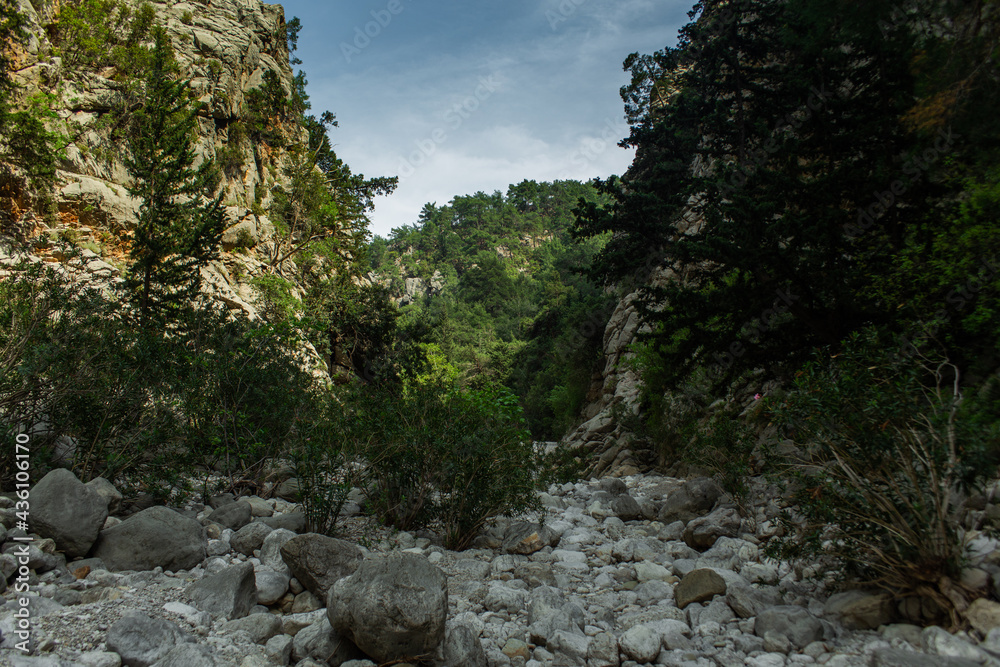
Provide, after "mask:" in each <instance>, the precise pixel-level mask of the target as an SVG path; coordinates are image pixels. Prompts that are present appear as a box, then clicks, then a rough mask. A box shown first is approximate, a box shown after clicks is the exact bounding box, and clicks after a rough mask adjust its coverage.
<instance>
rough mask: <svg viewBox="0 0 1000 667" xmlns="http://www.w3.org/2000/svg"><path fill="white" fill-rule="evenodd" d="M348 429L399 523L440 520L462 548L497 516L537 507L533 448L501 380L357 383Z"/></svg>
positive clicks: (373, 488)
mask: <svg viewBox="0 0 1000 667" xmlns="http://www.w3.org/2000/svg"><path fill="white" fill-rule="evenodd" d="M356 401H357V403H356V407H355V412H354V413H353V415H352V417H353V419H352V423H353V424H355V428H354V429H353V430H352V432H351V433H350V438H351V441H352V442H354V443H355V444H356V446H357V447H358V452H359V453H360V455H361V456H362V457H363V458H364V459H365V460H366V461H367V467H366V469H365V472H364V480H365V489H366V493H367V494H368V497H369V500H370V502H371V503H372V506H373V507H374V508H375V509H376V511H377V512H378V513H379V515H380V516H381V517H382V518H383V519H384V520H385V521H386V522H388V523H389V524H391V525H393V526H395V527H397V528H399V529H401V530H413V529H416V528H428V527H433V528H439V529H440V530H441V531H442V532H443V534H444V537H445V544H446V546H447V547H448V548H450V549H464V548H466V547H468V546H469V544H470V543H471V542H472V540H473V538H475V537H476V535H477V534H478V533H479V532H480V530H481V529H482V528H483V526H485V525H486V524H487V523H488V522H489V521H490V520H491V519H493V518H495V517H498V516H515V515H518V514H521V513H524V512H526V511H529V510H532V509H537V502H538V501H537V497H536V495H535V491H534V489H535V480H534V479H533V472H532V471H533V470H534V469H535V453H534V451H533V449H532V443H531V437H530V435H529V433H528V432H527V431H526V429H525V424H524V419H523V417H522V416H521V411H520V408H519V407H518V402H517V398H516V397H515V396H514V395H513V394H511V393H510V392H509V391H507V390H505V389H503V388H497V387H489V388H483V389H480V390H471V391H462V390H459V389H455V388H449V387H446V386H436V385H433V384H415V385H411V386H409V387H407V388H405V389H403V390H402V391H399V390H389V389H386V388H383V387H379V386H376V385H370V386H367V387H364V388H362V389H360V390H359V392H358V394H357V396H356Z"/></svg>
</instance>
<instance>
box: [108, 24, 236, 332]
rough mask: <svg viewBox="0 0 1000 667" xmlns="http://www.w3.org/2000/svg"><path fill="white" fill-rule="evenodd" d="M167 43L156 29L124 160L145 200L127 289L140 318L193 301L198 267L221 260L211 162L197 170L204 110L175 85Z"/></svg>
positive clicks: (133, 190)
mask: <svg viewBox="0 0 1000 667" xmlns="http://www.w3.org/2000/svg"><path fill="white" fill-rule="evenodd" d="M175 75H176V65H175V63H174V61H173V57H172V53H171V48H170V42H169V38H168V37H167V35H166V33H165V32H164V31H163V30H162V29H158V30H156V33H155V46H154V48H153V54H152V63H151V67H150V71H149V74H148V76H147V79H146V100H145V104H144V105H143V107H142V108H141V109H140V110H138V111H137V112H136V114H135V119H134V123H133V131H132V133H131V135H130V136H129V138H128V148H129V157H128V158H127V159H126V160H125V166H126V168H127V169H128V172H129V174H130V176H131V177H132V182H131V184H130V185H129V186H128V192H129V194H130V195H132V196H133V197H136V198H138V199H139V200H140V201H141V202H142V203H141V205H140V208H139V215H138V220H137V221H136V226H135V232H134V236H133V239H132V247H131V251H130V258H131V260H132V267H131V270H130V272H129V275H128V278H127V284H128V286H129V288H130V289H131V291H132V293H133V294H134V295H135V298H136V301H137V305H138V307H139V311H140V315H141V319H142V321H143V322H148V321H149V320H150V319H151V318H153V317H159V318H165V317H169V316H170V314H171V313H172V312H174V311H176V309H177V307H178V306H180V305H181V304H183V303H184V302H186V301H189V300H190V299H192V298H193V297H194V296H195V295H196V294H197V292H198V289H199V287H200V277H201V276H200V267H202V266H203V265H204V264H205V263H206V262H208V261H209V260H210V259H212V258H213V257H215V256H216V254H217V252H218V247H219V243H220V240H221V237H222V231H223V227H224V223H223V210H222V195H221V193H220V194H219V195H217V196H214V197H212V192H213V191H214V190H215V186H216V184H217V174H216V171H215V169H214V166H213V164H212V163H211V162H210V161H205V162H203V163H202V164H201V165H199V166H198V167H195V166H194V163H195V158H196V154H195V151H194V149H193V147H192V142H193V138H194V136H195V132H196V128H197V123H198V118H197V113H198V111H199V108H198V107H196V106H195V105H193V104H191V102H190V100H189V96H188V90H187V89H188V85H187V82H186V81H183V80H177V79H176V78H175Z"/></svg>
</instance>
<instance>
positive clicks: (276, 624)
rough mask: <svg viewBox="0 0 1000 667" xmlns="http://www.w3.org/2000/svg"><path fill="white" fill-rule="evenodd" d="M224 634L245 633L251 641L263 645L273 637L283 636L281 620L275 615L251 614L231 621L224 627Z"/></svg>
mask: <svg viewBox="0 0 1000 667" xmlns="http://www.w3.org/2000/svg"><path fill="white" fill-rule="evenodd" d="M222 632H224V633H230V632H245V633H247V636H248V637H250V641H252V642H253V643H255V644H263V643H265V642H267V641H268V640H270V639H271V637H274V636H277V635H280V634H281V619H280V618H279V617H278V616H275V615H274V614H250V615H249V616H245V617H244V618H238V619H236V620H233V621H229V622H228V623H226V624H225V625H223V626H222Z"/></svg>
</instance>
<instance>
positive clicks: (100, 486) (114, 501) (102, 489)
mask: <svg viewBox="0 0 1000 667" xmlns="http://www.w3.org/2000/svg"><path fill="white" fill-rule="evenodd" d="M86 485H87V486H88V487H90V488H91V489H93V490H94V491H96V492H97V495H99V496H100V497H101V498H104V500H105V501H106V502H107V503H108V514H117V513H118V511H119V510H121V507H122V499H123V496H122V493H121V491H119V490H118V489H116V488H115V485H114V484H112V483H111V482H109V481H108V480H106V479H104V478H103V477H95V478H94V479H92V480H90V481H89V482H87V484H86Z"/></svg>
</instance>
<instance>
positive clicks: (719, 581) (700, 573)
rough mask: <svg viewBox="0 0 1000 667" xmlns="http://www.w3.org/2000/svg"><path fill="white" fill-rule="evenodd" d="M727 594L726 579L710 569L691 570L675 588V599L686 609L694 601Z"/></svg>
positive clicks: (703, 600)
mask: <svg viewBox="0 0 1000 667" xmlns="http://www.w3.org/2000/svg"><path fill="white" fill-rule="evenodd" d="M725 594H726V580H725V579H723V578H722V577H721V576H720V575H719V574H718V573H717V572H715V571H714V570H709V569H700V570H693V571H691V572H689V573H688V574H687V575H686V576H685V577H684V578H683V579H681V580H680V583H678V584H677V587H676V588H674V601H675V602H676V603H677V607H678V608H680V609H684V607H686V606H688V605H689V604H691V603H692V602H705V601H706V600H711V599H712V598H713V597H715V596H716V595H725Z"/></svg>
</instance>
